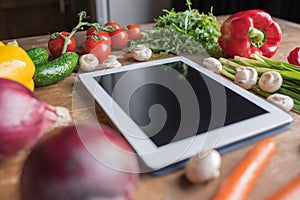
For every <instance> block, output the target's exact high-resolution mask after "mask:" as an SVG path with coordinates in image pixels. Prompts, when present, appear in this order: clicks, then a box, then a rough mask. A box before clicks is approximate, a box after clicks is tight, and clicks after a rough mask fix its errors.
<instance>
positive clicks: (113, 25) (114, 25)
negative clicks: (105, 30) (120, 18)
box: [104, 22, 122, 30]
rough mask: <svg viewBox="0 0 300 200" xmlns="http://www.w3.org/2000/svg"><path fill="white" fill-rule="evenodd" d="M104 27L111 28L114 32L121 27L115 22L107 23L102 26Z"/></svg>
mask: <svg viewBox="0 0 300 200" xmlns="http://www.w3.org/2000/svg"><path fill="white" fill-rule="evenodd" d="M104 26H112V27H114V29H115V30H117V29H121V28H122V27H121V25H120V24H118V23H117V22H107V23H106V24H104Z"/></svg>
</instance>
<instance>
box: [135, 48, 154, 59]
mask: <svg viewBox="0 0 300 200" xmlns="http://www.w3.org/2000/svg"><path fill="white" fill-rule="evenodd" d="M151 56H152V51H151V49H150V48H149V47H146V46H145V45H143V44H139V45H137V46H136V47H135V48H134V49H133V50H132V57H133V58H134V59H135V60H137V61H146V60H149V59H150V58H151Z"/></svg>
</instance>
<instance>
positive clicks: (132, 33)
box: [127, 24, 142, 40]
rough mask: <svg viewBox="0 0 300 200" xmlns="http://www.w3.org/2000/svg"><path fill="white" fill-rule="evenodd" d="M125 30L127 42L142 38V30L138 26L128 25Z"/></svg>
mask: <svg viewBox="0 0 300 200" xmlns="http://www.w3.org/2000/svg"><path fill="white" fill-rule="evenodd" d="M127 29H128V31H127V33H128V39H129V40H139V39H141V38H142V33H141V32H142V29H141V27H140V26H139V25H138V24H129V25H127Z"/></svg>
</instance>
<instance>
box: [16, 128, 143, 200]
mask: <svg viewBox="0 0 300 200" xmlns="http://www.w3.org/2000/svg"><path fill="white" fill-rule="evenodd" d="M137 172H138V164H137V158H136V155H135V153H134V152H133V151H132V149H131V147H130V146H129V145H128V143H127V142H126V141H125V139H123V137H121V136H120V135H118V134H117V133H116V132H115V131H113V130H112V129H110V128H108V127H106V126H103V125H101V126H99V125H96V124H86V125H78V126H70V127H67V128H64V129H62V131H61V132H60V133H58V134H53V135H48V136H47V137H43V138H42V140H40V141H39V142H38V143H37V144H36V145H35V146H34V148H33V150H32V151H31V153H30V155H29V157H28V159H27V160H26V162H25V164H24V168H23V171H22V175H21V197H22V200H41V199H42V200H54V199H55V200H92V199H94V200H102V199H103V200H104V199H105V200H113V199H115V200H123V199H124V200H126V199H127V200H128V199H131V198H132V196H133V195H134V189H135V186H136V183H137V180H138V174H137Z"/></svg>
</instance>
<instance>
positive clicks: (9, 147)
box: [0, 78, 71, 162]
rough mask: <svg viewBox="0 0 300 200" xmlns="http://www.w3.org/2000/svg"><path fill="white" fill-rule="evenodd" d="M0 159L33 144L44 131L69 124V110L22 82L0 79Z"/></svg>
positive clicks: (6, 157) (4, 158)
mask: <svg viewBox="0 0 300 200" xmlns="http://www.w3.org/2000/svg"><path fill="white" fill-rule="evenodd" d="M0 86H1V87H0V113H1V114H0V162H1V161H5V160H7V159H9V158H10V157H12V156H13V155H15V154H17V153H18V152H19V151H20V150H22V149H25V148H27V147H29V146H31V145H33V144H34V143H35V142H36V140H37V139H38V138H39V137H40V136H41V135H42V134H43V133H44V132H46V131H48V130H50V129H52V128H54V127H57V126H62V125H67V124H70V122H71V117H70V115H69V111H68V110H67V109H66V108H63V107H54V106H51V105H49V104H47V103H45V102H44V101H42V100H40V99H39V98H37V97H36V96H35V95H34V94H33V93H32V92H31V91H30V90H29V89H27V88H26V87H24V86H23V85H21V84H19V83H17V82H15V81H12V80H9V79H4V78H0Z"/></svg>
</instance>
